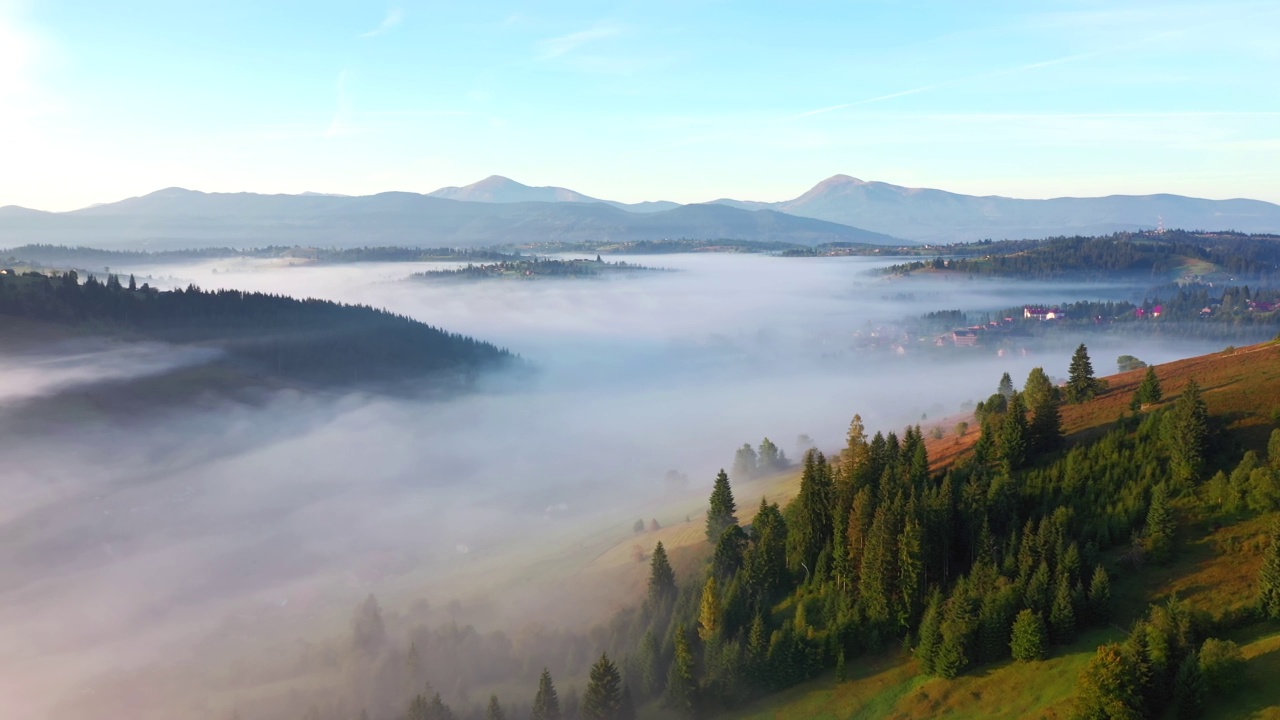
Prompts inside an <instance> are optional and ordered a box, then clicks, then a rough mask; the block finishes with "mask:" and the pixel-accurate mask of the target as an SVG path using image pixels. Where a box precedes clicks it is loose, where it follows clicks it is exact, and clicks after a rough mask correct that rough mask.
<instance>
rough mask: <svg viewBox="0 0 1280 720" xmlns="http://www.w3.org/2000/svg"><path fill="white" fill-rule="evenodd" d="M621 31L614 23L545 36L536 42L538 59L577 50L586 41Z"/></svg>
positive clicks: (611, 35) (558, 55)
mask: <svg viewBox="0 0 1280 720" xmlns="http://www.w3.org/2000/svg"><path fill="white" fill-rule="evenodd" d="M621 32H622V31H621V29H619V28H618V27H616V26H614V25H596V26H595V27H592V28H588V29H586V30H579V31H578V32H575V33H569V34H568V35H561V36H559V37H553V38H547V39H546V40H543V41H542V42H540V43H538V59H539V60H551V59H553V58H558V57H561V56H564V55H568V54H569V53H571V52H573V51H574V50H577V49H578V48H580V47H582V46H583V45H586V44H587V43H590V42H594V41H596V40H602V39H604V38H609V37H614V36H615V35H618V34H620V33H621Z"/></svg>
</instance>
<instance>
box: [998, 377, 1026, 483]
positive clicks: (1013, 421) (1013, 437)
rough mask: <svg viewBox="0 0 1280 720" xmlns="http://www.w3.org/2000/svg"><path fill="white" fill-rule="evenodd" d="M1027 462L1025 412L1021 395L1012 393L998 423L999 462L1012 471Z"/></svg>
mask: <svg viewBox="0 0 1280 720" xmlns="http://www.w3.org/2000/svg"><path fill="white" fill-rule="evenodd" d="M1026 462H1027V414H1026V409H1025V407H1024V406H1023V404H1022V396H1021V395H1019V394H1016V393H1015V394H1014V396H1013V397H1012V398H1011V399H1010V400H1009V409H1008V410H1007V411H1006V412H1005V415H1004V420H1003V421H1002V422H1001V423H1000V464H1001V465H1002V466H1003V467H1004V470H1005V472H1006V473H1013V472H1014V471H1015V470H1018V469H1019V468H1021V467H1022V466H1023V465H1024V464H1026Z"/></svg>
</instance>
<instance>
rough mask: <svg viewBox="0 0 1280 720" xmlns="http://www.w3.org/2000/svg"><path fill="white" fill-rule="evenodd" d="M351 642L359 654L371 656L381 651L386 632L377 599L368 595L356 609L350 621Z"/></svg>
mask: <svg viewBox="0 0 1280 720" xmlns="http://www.w3.org/2000/svg"><path fill="white" fill-rule="evenodd" d="M351 635H352V642H353V644H354V645H355V647H356V649H357V650H359V651H360V652H361V653H363V654H365V655H368V656H372V655H376V654H378V652H380V651H381V650H382V646H383V645H384V644H385V643H386V641H387V630H386V627H385V626H384V625H383V624H382V610H381V608H379V607H378V598H376V597H374V596H373V595H372V594H370V595H369V596H368V597H366V598H365V599H364V602H362V603H360V607H358V608H356V612H355V616H354V617H353V618H352V619H351Z"/></svg>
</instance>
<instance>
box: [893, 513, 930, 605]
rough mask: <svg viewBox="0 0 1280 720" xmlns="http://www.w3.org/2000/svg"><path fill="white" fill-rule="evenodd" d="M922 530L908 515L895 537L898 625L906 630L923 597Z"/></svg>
mask: <svg viewBox="0 0 1280 720" xmlns="http://www.w3.org/2000/svg"><path fill="white" fill-rule="evenodd" d="M924 589H925V577H924V531H923V530H921V528H920V523H918V522H916V520H915V518H908V519H907V521H906V523H904V525H903V528H902V534H901V535H900V536H899V537H898V599H899V602H898V625H899V627H901V628H902V629H903V630H910V629H911V628H912V627H913V626H914V625H915V622H916V618H917V617H919V615H920V605H921V602H922V601H923V599H924Z"/></svg>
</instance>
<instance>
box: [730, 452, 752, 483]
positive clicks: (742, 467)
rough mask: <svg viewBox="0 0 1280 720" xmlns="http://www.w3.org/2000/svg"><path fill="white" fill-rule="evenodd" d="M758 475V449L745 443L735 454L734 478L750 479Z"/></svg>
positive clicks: (740, 479)
mask: <svg viewBox="0 0 1280 720" xmlns="http://www.w3.org/2000/svg"><path fill="white" fill-rule="evenodd" d="M755 476H756V451H755V449H754V448H752V447H751V445H750V444H743V446H742V447H740V448H738V452H737V453H735V454H734V456H733V478H734V479H735V480H739V481H742V480H750V479H751V478H753V477H755Z"/></svg>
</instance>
